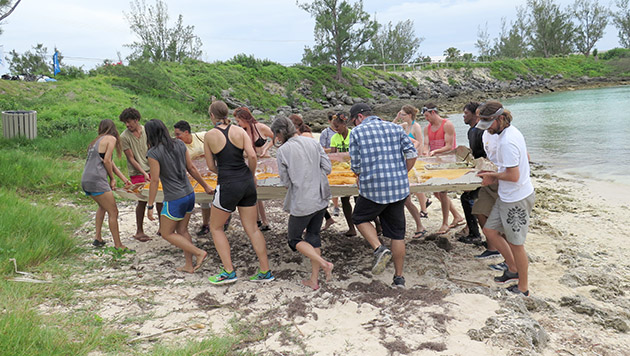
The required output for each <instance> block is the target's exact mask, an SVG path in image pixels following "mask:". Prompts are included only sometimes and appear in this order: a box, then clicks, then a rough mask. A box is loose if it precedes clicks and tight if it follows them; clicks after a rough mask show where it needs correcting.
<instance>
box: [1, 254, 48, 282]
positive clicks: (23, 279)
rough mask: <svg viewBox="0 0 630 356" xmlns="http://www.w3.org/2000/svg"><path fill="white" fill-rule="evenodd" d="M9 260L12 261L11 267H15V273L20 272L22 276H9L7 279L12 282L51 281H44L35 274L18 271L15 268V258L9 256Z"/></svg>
mask: <svg viewBox="0 0 630 356" xmlns="http://www.w3.org/2000/svg"><path fill="white" fill-rule="evenodd" d="M9 261H11V262H13V268H14V269H15V273H16V274H20V275H22V276H24V277H14V278H10V279H9V281H12V282H27V283H52V282H51V281H45V280H41V279H37V278H36V276H35V275H34V274H32V273H28V272H22V271H18V269H17V261H16V260H15V258H9Z"/></svg>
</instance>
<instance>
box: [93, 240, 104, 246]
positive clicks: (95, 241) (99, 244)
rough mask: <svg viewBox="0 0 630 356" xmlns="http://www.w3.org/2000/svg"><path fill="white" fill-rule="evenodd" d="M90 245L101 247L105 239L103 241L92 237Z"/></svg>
mask: <svg viewBox="0 0 630 356" xmlns="http://www.w3.org/2000/svg"><path fill="white" fill-rule="evenodd" d="M92 246H94V247H103V246H105V241H103V240H100V241H99V240H97V239H94V241H92Z"/></svg>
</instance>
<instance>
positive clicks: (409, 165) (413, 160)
mask: <svg viewBox="0 0 630 356" xmlns="http://www.w3.org/2000/svg"><path fill="white" fill-rule="evenodd" d="M417 159H418V157H414V158H407V160H406V163H407V172H409V171H410V170H411V169H412V168H413V166H414V165H415V164H416V160H417Z"/></svg>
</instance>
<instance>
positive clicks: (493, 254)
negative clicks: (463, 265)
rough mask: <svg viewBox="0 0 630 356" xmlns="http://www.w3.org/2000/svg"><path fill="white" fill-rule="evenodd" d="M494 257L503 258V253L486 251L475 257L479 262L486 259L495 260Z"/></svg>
mask: <svg viewBox="0 0 630 356" xmlns="http://www.w3.org/2000/svg"><path fill="white" fill-rule="evenodd" d="M494 257H501V253H499V251H490V250H485V251H483V252H482V253H481V254H480V255H476V256H475V258H476V259H478V260H484V259H486V258H494Z"/></svg>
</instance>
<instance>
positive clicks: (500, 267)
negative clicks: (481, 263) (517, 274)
mask: <svg viewBox="0 0 630 356" xmlns="http://www.w3.org/2000/svg"><path fill="white" fill-rule="evenodd" d="M488 267H490V269H491V270H494V271H499V272H503V271H507V270H508V265H507V263H505V261H503V262H501V263H497V264H493V265H488Z"/></svg>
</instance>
